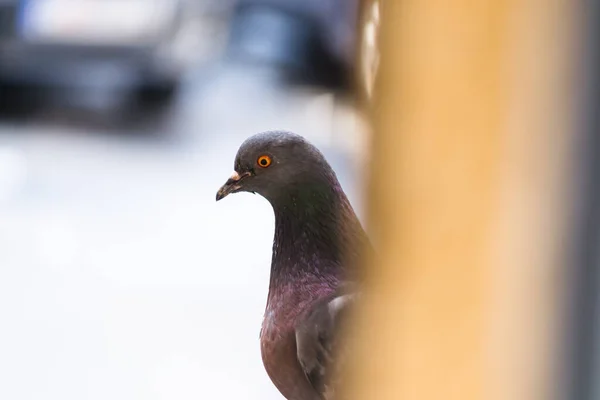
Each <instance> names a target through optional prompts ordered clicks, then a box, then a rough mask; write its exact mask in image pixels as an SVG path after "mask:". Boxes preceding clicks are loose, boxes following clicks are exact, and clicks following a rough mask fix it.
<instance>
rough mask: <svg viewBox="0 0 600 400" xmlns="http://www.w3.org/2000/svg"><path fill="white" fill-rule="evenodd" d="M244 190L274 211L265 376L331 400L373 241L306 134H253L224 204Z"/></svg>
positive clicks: (263, 341)
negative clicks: (363, 263)
mask: <svg viewBox="0 0 600 400" xmlns="http://www.w3.org/2000/svg"><path fill="white" fill-rule="evenodd" d="M237 192H251V193H255V194H259V195H261V196H263V197H264V198H265V199H266V200H268V201H269V202H270V203H271V205H272V207H273V211H274V213H275V234H274V239H273V255H272V260H271V272H270V281H269V293H268V295H267V305H266V309H265V314H264V319H263V322H262V327H261V330H260V346H261V355H262V361H263V364H264V367H265V369H266V371H267V374H268V375H269V377H270V378H271V380H272V382H273V383H274V385H275V386H276V387H277V389H278V390H279V391H280V392H281V394H282V395H283V396H284V397H285V398H286V399H288V400H330V399H332V398H334V396H335V391H334V387H335V386H337V382H334V381H335V379H337V375H338V371H337V368H339V365H340V364H341V363H340V362H339V361H340V358H341V357H342V354H343V343H344V340H343V339H342V337H343V335H342V333H341V332H343V331H344V328H343V325H344V323H345V321H347V320H348V315H349V312H350V310H351V309H352V305H353V304H355V302H356V300H357V299H358V298H359V296H360V291H359V290H358V285H359V283H360V282H359V281H360V279H359V274H358V267H357V264H358V262H359V261H360V260H361V258H362V257H363V256H364V254H365V250H366V251H370V250H372V247H371V243H370V241H369V239H368V237H367V235H366V233H365V231H364V230H363V228H362V225H361V223H360V221H359V220H358V218H357V216H356V214H355V212H354V210H353V208H352V206H351V205H350V202H349V201H348V198H347V197H346V194H345V193H344V191H343V190H342V187H341V185H340V183H339V181H338V179H337V176H336V174H335V172H334V171H333V169H332V168H331V166H330V165H329V163H328V162H327V161H326V159H325V157H324V156H323V154H322V153H321V152H320V151H319V150H318V149H317V148H316V147H315V146H313V145H312V144H311V143H309V142H308V141H307V140H306V139H305V138H303V137H302V136H300V135H297V134H294V133H291V132H285V131H269V132H263V133H259V134H256V135H254V136H252V137H250V138H249V139H247V140H246V141H245V142H244V143H243V144H242V145H241V147H240V149H239V150H238V153H237V155H236V158H235V163H234V173H233V175H232V176H231V177H230V178H229V179H228V180H227V182H226V183H225V184H224V185H223V186H222V187H221V188H220V189H219V191H218V192H217V201H219V200H222V199H223V198H225V197H226V196H228V195H229V194H232V193H237Z"/></svg>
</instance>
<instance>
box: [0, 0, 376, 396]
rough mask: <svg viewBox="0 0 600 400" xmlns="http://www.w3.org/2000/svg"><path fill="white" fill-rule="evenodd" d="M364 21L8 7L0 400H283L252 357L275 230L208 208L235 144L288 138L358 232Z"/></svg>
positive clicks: (161, 6)
mask: <svg viewBox="0 0 600 400" xmlns="http://www.w3.org/2000/svg"><path fill="white" fill-rule="evenodd" d="M357 15H358V2H357V1H354V0H327V1H284V0H281V1H278V0H270V1H266V0H265V1H259V0H256V1H255V0H181V1H176V0H165V1H159V0H0V321H1V322H0V326H1V328H0V398H2V399H11V400H17V399H23V400H24V399H41V398H43V399H61V400H68V399H73V400H75V399H77V400H81V399H90V400H91V399H108V398H110V399H115V400H117V399H128V400H130V399H145V400H151V399H180V400H184V399H203V398H204V399H206V398H210V399H261V400H267V399H280V398H281V396H280V395H279V394H278V392H277V391H276V389H275V388H274V387H273V385H272V384H271V382H270V381H269V378H268V377H267V375H266V373H265V372H264V369H263V367H262V362H261V358H260V353H259V345H258V334H259V328H260V324H261V319H262V314H263V310H264V305H265V302H266V294H267V286H268V275H269V265H270V257H271V255H270V254H271V243H272V234H273V232H272V230H273V216H272V211H271V209H270V206H269V205H268V203H267V202H266V201H264V200H263V199H262V198H259V197H258V196H252V195H243V194H242V195H239V196H234V197H232V198H231V200H230V199H228V200H227V201H226V202H223V203H219V204H218V206H217V204H216V202H215V193H216V190H217V189H218V187H219V186H220V185H221V184H222V183H223V182H224V181H225V180H226V179H227V177H228V176H229V175H230V173H231V171H232V169H233V160H234V156H235V153H236V150H237V148H238V146H239V145H240V143H241V142H242V141H243V140H244V139H245V138H246V137H248V136H250V135H251V134H253V133H255V132H258V131H262V130H269V129H287V130H292V131H295V132H297V133H300V134H303V135H305V136H306V137H308V138H309V139H310V140H312V141H313V142H314V144H316V145H317V146H319V147H320V148H321V149H322V150H323V151H324V152H325V153H326V155H327V157H328V158H329V160H330V161H331V163H332V164H333V165H334V168H335V169H336V171H338V174H339V177H340V179H341V181H342V183H343V185H344V187H345V189H346V191H347V193H348V194H349V196H350V197H351V200H352V201H353V203H354V205H355V206H356V208H357V210H358V211H359V213H360V210H361V208H362V207H361V200H362V199H361V197H360V192H361V189H360V182H361V180H362V178H363V175H362V170H363V166H364V159H365V153H366V151H367V150H366V143H367V142H368V130H367V128H366V124H365V123H364V121H363V118H362V117H361V115H360V114H359V113H358V112H357V111H356V108H355V106H354V99H353V96H352V92H353V89H352V85H353V84H352V79H351V77H352V74H353V73H354V71H353V70H354V67H353V64H354V46H355V44H356V42H357V35H356V26H357ZM372 30H373V29H372ZM373 32H374V31H373ZM373 32H371V41H373V38H374V33H373ZM372 58H373V57H372ZM361 215H362V214H361Z"/></svg>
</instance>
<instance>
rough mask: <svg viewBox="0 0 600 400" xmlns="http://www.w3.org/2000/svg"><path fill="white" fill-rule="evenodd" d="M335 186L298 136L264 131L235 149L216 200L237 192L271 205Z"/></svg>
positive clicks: (320, 160) (317, 153) (321, 159)
mask: <svg viewBox="0 0 600 400" xmlns="http://www.w3.org/2000/svg"><path fill="white" fill-rule="evenodd" d="M336 184H337V178H336V177H335V173H334V172H333V170H332V169H331V167H330V166H329V164H328V163H327V161H326V160H325V158H324V157H323V155H322V154H321V152H320V151H319V150H318V149H317V148H316V147H314V146H313V145H312V144H310V143H309V142H308V141H307V140H306V139H304V138H303V137H302V136H299V135H296V134H294V133H290V132H282V131H275V132H264V133H259V134H256V135H254V136H252V137H250V138H249V139H247V140H246V141H245V142H244V143H242V145H241V146H240V149H239V150H238V153H237V155H236V158H235V164H234V172H233V174H232V176H231V177H230V178H229V179H228V180H227V182H226V183H225V184H224V185H223V186H222V187H221V188H220V189H219V191H218V192H217V201H219V200H221V199H223V198H225V197H226V196H228V195H229V194H232V193H238V192H252V193H258V194H260V195H261V196H263V197H265V198H266V199H267V200H269V201H270V202H271V203H273V204H275V203H278V202H281V201H283V200H285V199H284V197H285V198H286V199H288V200H289V198H290V196H293V197H294V198H295V199H297V197H296V195H297V194H298V193H304V194H310V193H313V192H314V191H315V190H317V191H319V188H322V189H326V188H329V189H331V186H332V185H336Z"/></svg>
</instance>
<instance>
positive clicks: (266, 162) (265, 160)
mask: <svg viewBox="0 0 600 400" xmlns="http://www.w3.org/2000/svg"><path fill="white" fill-rule="evenodd" d="M256 162H257V164H258V165H259V166H260V167H261V168H267V167H269V166H270V165H271V162H272V160H271V157H269V156H260V157H258V160H257V161H256Z"/></svg>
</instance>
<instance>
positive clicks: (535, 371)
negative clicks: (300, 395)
mask: <svg viewBox="0 0 600 400" xmlns="http://www.w3.org/2000/svg"><path fill="white" fill-rule="evenodd" d="M379 3H380V16H381V32H380V38H379V40H380V48H381V56H380V70H379V73H378V82H377V84H376V85H375V91H374V93H375V95H374V109H373V110H372V117H373V124H374V138H373V147H372V154H371V156H372V171H371V172H372V173H371V178H372V179H371V186H370V187H371V191H370V224H369V225H370V228H372V230H373V231H374V232H375V237H377V238H378V239H379V240H380V241H381V242H380V245H381V246H380V250H381V253H380V256H381V259H382V260H381V262H377V263H374V262H373V263H371V265H369V269H368V272H369V273H368V275H369V279H368V290H367V295H366V297H365V299H366V301H365V303H364V307H363V308H362V309H361V310H360V313H359V316H358V322H359V325H358V326H359V329H358V332H357V333H356V335H355V337H354V339H356V340H357V341H356V343H355V346H356V347H355V351H354V352H353V361H354V363H353V365H352V366H351V368H350V370H349V371H348V378H349V379H348V380H347V382H348V383H349V385H348V386H347V387H346V388H345V391H346V392H345V396H344V398H349V399H356V400H358V399H360V400H388V399H389V400H442V399H443V400H455V399H456V400H475V399H493V400H496V399H497V400H536V399H539V400H542V399H543V400H547V399H551V398H552V395H553V393H555V388H554V387H553V385H554V383H556V382H558V381H559V380H558V379H557V378H558V376H557V375H556V370H555V363H554V361H555V359H556V357H557V352H556V350H557V348H558V340H559V334H560V329H559V320H558V317H559V316H560V313H561V312H562V311H563V310H562V309H561V308H560V306H561V303H562V298H561V296H562V294H563V292H562V290H561V282H560V278H561V276H562V269H563V268H564V263H563V261H564V260H563V257H564V255H565V246H564V244H565V240H564V237H563V235H564V232H565V222H566V220H567V217H568V215H567V213H566V210H567V209H568V207H567V203H566V202H567V201H568V198H567V195H568V193H569V188H568V179H566V178H567V177H568V172H569V165H570V163H569V157H570V156H571V153H570V151H571V149H572V137H573V135H570V132H571V130H572V122H573V121H572V115H573V107H574V102H573V101H569V99H572V98H573V93H572V91H573V85H572V82H573V76H572V73H573V70H574V69H573V66H574V63H575V60H576V59H577V56H578V54H577V48H575V47H574V46H573V44H574V43H576V41H577V37H576V35H575V33H574V32H575V26H574V23H573V22H574V21H575V19H576V13H577V11H578V10H577V9H576V6H577V3H576V2H573V1H568V0H555V1H550V2H548V1H541V0H520V1H514V0H512V1H511V0H509V1H489V0H488V1H486V0H484V1H465V0H449V1H422V0H403V1H400V0H396V1H394V0H387V1H383V2H381V1H380V2H379Z"/></svg>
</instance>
